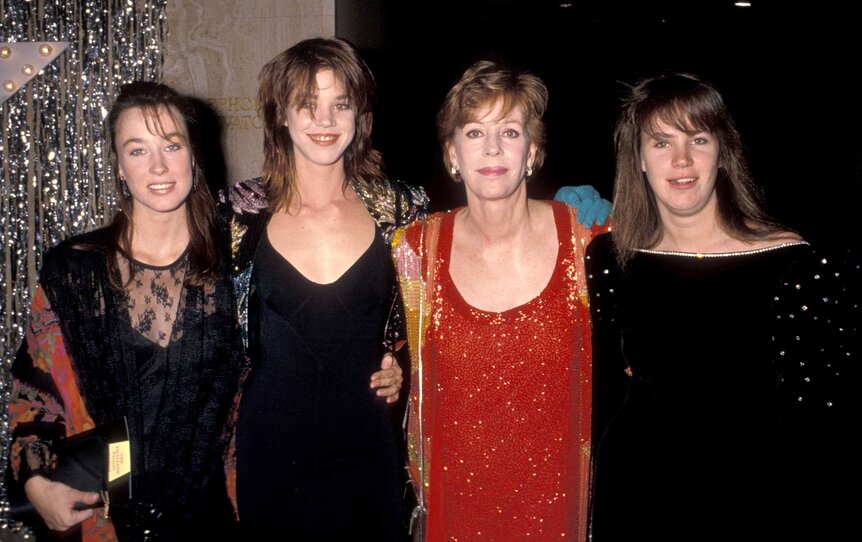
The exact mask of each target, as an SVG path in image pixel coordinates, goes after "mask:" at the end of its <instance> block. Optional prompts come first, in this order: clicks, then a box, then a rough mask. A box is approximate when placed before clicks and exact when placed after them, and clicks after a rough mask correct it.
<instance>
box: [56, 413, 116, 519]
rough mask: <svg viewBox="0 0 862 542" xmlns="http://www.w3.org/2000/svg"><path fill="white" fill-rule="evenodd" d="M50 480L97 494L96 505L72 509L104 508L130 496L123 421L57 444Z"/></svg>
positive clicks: (74, 436) (106, 513)
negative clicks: (54, 464) (98, 497)
mask: <svg viewBox="0 0 862 542" xmlns="http://www.w3.org/2000/svg"><path fill="white" fill-rule="evenodd" d="M51 451H52V452H53V453H54V454H55V455H56V458H57V462H56V466H55V467H54V470H52V471H51V480H53V481H55V482H62V483H64V484H66V485H67V486H69V487H73V488H75V489H77V490H80V491H92V492H97V493H99V494H100V495H101V498H100V499H99V501H98V502H97V503H96V504H92V505H86V504H84V503H76V504H75V509H76V510H83V509H85V508H98V507H102V506H104V507H105V516H106V517H107V515H108V509H109V507H110V504H111V503H112V502H113V503H119V502H122V501H125V500H128V499H129V498H131V496H132V472H131V466H132V461H131V449H130V447H129V429H128V426H127V425H126V419H125V418H121V419H119V420H115V421H113V422H110V423H106V424H102V425H100V426H98V427H94V428H93V429H90V430H88V431H84V432H82V433H78V434H77V435H72V436H71V437H68V438H64V439H62V440H60V441H59V442H57V443H56V444H55V445H54V447H53V448H52V450H51Z"/></svg>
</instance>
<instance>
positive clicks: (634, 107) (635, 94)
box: [613, 73, 783, 266]
mask: <svg viewBox="0 0 862 542" xmlns="http://www.w3.org/2000/svg"><path fill="white" fill-rule="evenodd" d="M658 120H661V121H662V122H664V123H666V124H668V125H670V126H673V127H674V128H676V129H677V130H680V131H682V132H686V133H697V132H709V133H711V134H712V135H713V137H715V138H716V140H717V141H718V174H717V177H716V180H715V191H716V196H717V200H718V219H719V221H720V225H721V227H722V228H723V229H724V230H725V231H726V232H727V233H728V235H730V236H731V237H733V238H735V239H739V240H742V241H754V240H758V239H764V238H766V237H768V236H769V235H771V234H773V233H776V232H778V231H780V230H782V229H783V228H782V226H781V225H779V224H778V223H776V222H774V221H773V220H772V219H771V218H770V217H769V216H768V215H767V214H766V212H765V211H764V210H763V206H762V193H761V190H760V189H759V188H758V186H757V185H756V184H755V183H754V181H753V180H752V178H751V175H750V174H749V171H748V166H747V165H746V162H745V156H744V155H743V152H742V141H741V139H740V137H739V132H738V131H737V129H736V126H735V124H734V122H733V119H732V118H731V116H730V113H729V112H728V110H727V107H726V106H725V104H724V100H723V99H722V97H721V94H719V92H718V91H717V90H716V89H715V88H714V87H713V86H712V85H710V84H709V83H706V82H705V81H702V80H701V79H698V78H697V77H695V76H694V75H690V74H685V73H671V74H664V75H659V76H656V77H650V78H648V79H644V80H642V81H640V82H639V83H637V84H636V85H635V86H633V87H632V88H631V90H630V92H629V95H628V97H627V98H626V99H625V101H624V102H623V107H622V111H621V113H620V116H619V118H618V119H617V124H616V130H615V132H614V143H615V146H616V157H617V166H616V180H615V183H614V214H613V232H614V233H613V234H614V241H615V245H616V251H617V259H618V261H619V262H620V265H622V266H625V264H626V263H627V262H628V260H629V259H630V258H631V257H632V255H633V254H634V251H635V250H637V249H640V248H650V247H653V246H655V245H656V244H657V243H658V242H659V241H660V240H661V235H662V224H661V219H660V217H659V213H658V207H657V205H656V200H655V194H654V193H653V192H652V190H651V189H650V187H649V183H648V182H647V180H646V174H645V173H644V172H643V171H642V170H641V152H640V148H641V136H642V135H643V134H647V135H655V132H656V131H657V127H656V122H657V121H658Z"/></svg>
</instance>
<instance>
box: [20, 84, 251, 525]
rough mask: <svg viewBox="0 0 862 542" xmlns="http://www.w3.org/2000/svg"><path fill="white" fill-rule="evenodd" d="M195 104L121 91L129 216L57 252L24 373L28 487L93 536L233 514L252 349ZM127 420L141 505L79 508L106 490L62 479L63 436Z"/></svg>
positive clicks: (23, 359)
mask: <svg viewBox="0 0 862 542" xmlns="http://www.w3.org/2000/svg"><path fill="white" fill-rule="evenodd" d="M189 111H190V109H189V104H188V103H187V102H186V101H185V100H184V99H183V98H181V97H180V96H179V95H178V94H177V93H176V92H175V91H173V90H172V89H170V88H169V87H166V86H164V85H161V84H156V83H144V82H139V83H132V84H130V85H126V86H124V87H123V88H122V90H121V92H120V95H119V96H118V98H117V101H116V103H115V105H114V107H113V108H112V110H111V113H110V116H109V119H108V122H109V128H110V133H111V139H112V142H113V148H114V151H115V153H116V157H117V170H118V175H117V185H116V188H117V192H118V194H119V196H120V197H119V200H120V208H121V210H120V212H119V213H118V214H117V215H116V216H115V218H114V219H113V222H112V223H111V224H110V225H109V226H108V227H106V228H103V229H99V230H96V231H94V232H91V233H87V234H84V235H79V236H76V237H73V238H71V239H68V240H66V241H64V242H63V243H61V244H60V245H58V246H57V247H55V248H53V249H52V250H51V251H49V252H48V253H47V254H46V255H45V259H44V264H43V268H42V272H41V277H40V281H39V289H38V290H37V292H36V293H35V296H34V300H33V307H32V313H31V319H30V324H29V326H28V328H27V337H26V342H25V344H24V345H23V346H22V348H21V351H20V352H19V355H18V358H17V360H16V362H15V364H14V366H13V367H12V373H13V376H14V384H13V385H14V388H13V391H12V397H11V399H10V401H9V410H10V419H11V422H12V427H13V438H14V441H13V446H12V450H11V452H12V453H11V462H12V465H11V466H12V469H11V470H12V472H13V475H14V477H15V480H16V482H17V484H16V487H17V488H18V489H19V491H21V492H23V496H25V497H26V499H28V500H29V501H30V502H31V503H32V504H33V505H34V507H35V510H36V511H37V512H38V515H39V516H40V517H41V519H42V520H44V524H45V526H47V527H48V529H50V530H53V531H70V530H72V529H75V530H80V532H81V536H82V537H83V540H100V541H104V540H112V539H119V540H159V539H169V540H178V539H189V538H192V537H195V538H196V537H200V538H201V539H205V538H206V537H207V533H208V532H210V531H212V532H213V533H218V532H221V533H224V532H225V531H224V529H225V527H228V526H230V525H231V523H232V521H233V517H232V510H231V507H230V502H229V500H228V498H227V493H226V490H225V485H224V478H223V476H222V474H221V451H222V450H223V448H224V442H223V429H224V423H225V421H226V418H227V414H228V412H229V405H230V402H231V399H232V397H233V394H234V392H235V387H236V386H235V383H236V381H237V378H238V366H239V364H238V362H237V357H236V355H237V354H236V352H239V350H240V348H237V347H236V346H237V341H236V339H237V338H238V334H237V333H235V331H234V330H235V329H236V325H235V323H234V319H233V314H234V311H233V304H232V303H233V297H232V290H231V286H230V280H229V277H228V274H227V269H226V260H227V259H226V258H223V257H222V256H221V254H220V253H219V252H218V249H217V247H218V242H217V240H216V239H215V237H216V236H217V233H216V232H217V228H216V219H217V215H216V213H215V204H214V201H213V199H212V196H211V195H210V193H209V191H208V189H207V186H206V184H205V182H204V180H203V178H202V175H201V170H200V168H199V167H198V165H197V164H198V156H196V152H195V146H194V140H193V137H192V131H191V125H190V115H189ZM123 417H125V418H126V420H127V424H128V429H129V437H130V448H131V458H132V465H131V475H132V477H131V479H132V489H133V500H131V501H129V502H121V503H111V506H110V509H109V510H108V509H104V510H103V509H98V510H96V511H94V510H92V509H84V510H76V509H75V505H76V503H84V504H86V505H92V504H94V503H96V502H97V500H98V498H99V495H98V494H96V493H85V492H81V491H77V490H75V489H73V488H71V487H69V486H67V485H65V484H62V483H60V482H54V481H51V462H52V453H51V445H52V444H53V443H56V441H57V438H58V437H62V436H70V435H74V434H76V433H80V432H82V431H85V430H87V429H90V428H92V427H94V426H99V425H102V424H105V423H108V422H112V421H114V420H117V419H122V418H123ZM78 508H80V506H78ZM105 512H107V514H106V513H105ZM106 516H110V517H109V518H108V517H106Z"/></svg>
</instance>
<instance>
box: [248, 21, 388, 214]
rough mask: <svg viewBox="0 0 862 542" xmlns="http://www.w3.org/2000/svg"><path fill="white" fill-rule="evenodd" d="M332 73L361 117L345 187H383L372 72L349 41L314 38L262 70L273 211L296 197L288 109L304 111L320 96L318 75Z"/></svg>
mask: <svg viewBox="0 0 862 542" xmlns="http://www.w3.org/2000/svg"><path fill="white" fill-rule="evenodd" d="M326 69H329V70H332V71H333V72H334V74H335V78H336V79H337V80H338V82H339V83H341V84H342V85H343V86H344V88H345V90H346V91H347V96H348V102H349V104H350V107H351V108H352V109H353V111H354V113H355V118H356V133H355V135H354V137H353V141H352V142H351V143H350V145H349V146H348V147H347V150H346V151H345V153H344V170H345V186H344V188H345V189H346V188H347V183H348V182H349V181H351V180H352V181H356V182H359V183H363V184H366V185H375V184H380V183H382V182H383V181H384V178H383V158H382V157H381V155H380V153H379V152H377V151H376V150H374V149H373V148H372V147H371V125H372V120H373V119H372V113H371V99H372V97H373V95H374V91H375V89H376V85H375V83H374V76H373V75H371V70H369V69H368V66H367V65H366V64H365V61H364V60H362V57H360V56H359V53H358V52H357V51H356V49H355V48H354V47H353V46H352V45H351V44H350V43H348V42H347V41H345V40H342V39H337V38H331V39H330V38H312V39H307V40H304V41H301V42H299V43H297V44H296V45H294V46H293V47H291V48H289V49H287V50H286V51H284V52H283V53H281V54H279V55H278V56H276V57H275V58H273V59H272V60H270V61H269V62H268V63H267V64H266V65H265V66H264V67H263V69H262V70H261V72H260V77H259V79H260V90H259V91H258V101H259V104H260V111H261V115H262V117H263V152H264V163H263V182H264V186H265V187H266V193H267V195H268V196H269V200H270V208H271V209H272V210H274V211H275V210H282V209H287V208H288V207H289V205H290V203H291V200H292V198H293V196H294V195H295V193H296V162H295V158H294V154H293V153H294V150H293V141H292V140H291V139H290V133H289V131H288V129H287V127H286V126H285V125H284V123H285V121H286V120H287V112H288V108H291V107H292V108H294V109H297V110H298V109H299V108H300V107H302V105H303V104H304V103H306V102H307V101H308V99H309V98H310V97H313V96H314V95H316V94H317V84H316V79H315V77H316V75H317V72H319V71H320V70H326Z"/></svg>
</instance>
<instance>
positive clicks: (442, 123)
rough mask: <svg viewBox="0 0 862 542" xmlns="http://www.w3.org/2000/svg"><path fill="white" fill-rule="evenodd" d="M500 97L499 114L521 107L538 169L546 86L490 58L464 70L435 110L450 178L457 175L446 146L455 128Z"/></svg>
mask: <svg viewBox="0 0 862 542" xmlns="http://www.w3.org/2000/svg"><path fill="white" fill-rule="evenodd" d="M498 99H500V100H502V101H503V103H502V111H501V113H502V116H503V117H505V116H506V115H508V114H509V112H511V111H512V109H514V108H515V106H518V105H519V106H521V109H523V110H524V131H525V132H526V133H527V137H528V138H529V140H530V143H532V144H533V145H535V146H536V155H535V156H534V157H533V168H534V169H535V170H538V169H539V168H540V167H542V163H543V162H544V161H545V139H546V136H545V123H544V122H543V121H542V116H543V115H544V114H545V109H546V108H547V106H548V89H547V87H546V86H545V83H543V82H542V80H541V79H539V78H538V77H536V76H535V75H532V74H530V73H526V72H519V71H516V70H513V69H511V68H509V67H508V66H505V65H503V64H500V63H498V62H493V61H490V60H480V61H479V62H476V63H475V64H473V65H472V66H470V67H469V68H467V70H466V71H465V72H464V74H463V75H462V76H461V78H460V79H459V80H458V82H457V83H455V85H454V86H453V87H452V88H451V89H450V90H449V93H448V94H446V99H445V100H443V105H442V106H441V107H440V111H439V112H438V113H437V138H438V139H439V140H440V144H441V145H442V146H443V163H444V164H445V165H446V170H447V171H449V174H450V176H452V178H453V179H455V180H458V176H457V175H458V174H457V173H456V174H453V173H452V172H451V167H452V164H451V163H450V160H449V152H448V146H449V144H450V143H451V141H452V137H453V136H454V135H455V130H457V129H458V128H461V127H463V126H464V125H466V124H467V123H469V122H472V121H474V120H476V114H477V112H478V110H479V109H481V108H483V107H487V106H493V105H494V102H496V100H498Z"/></svg>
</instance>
